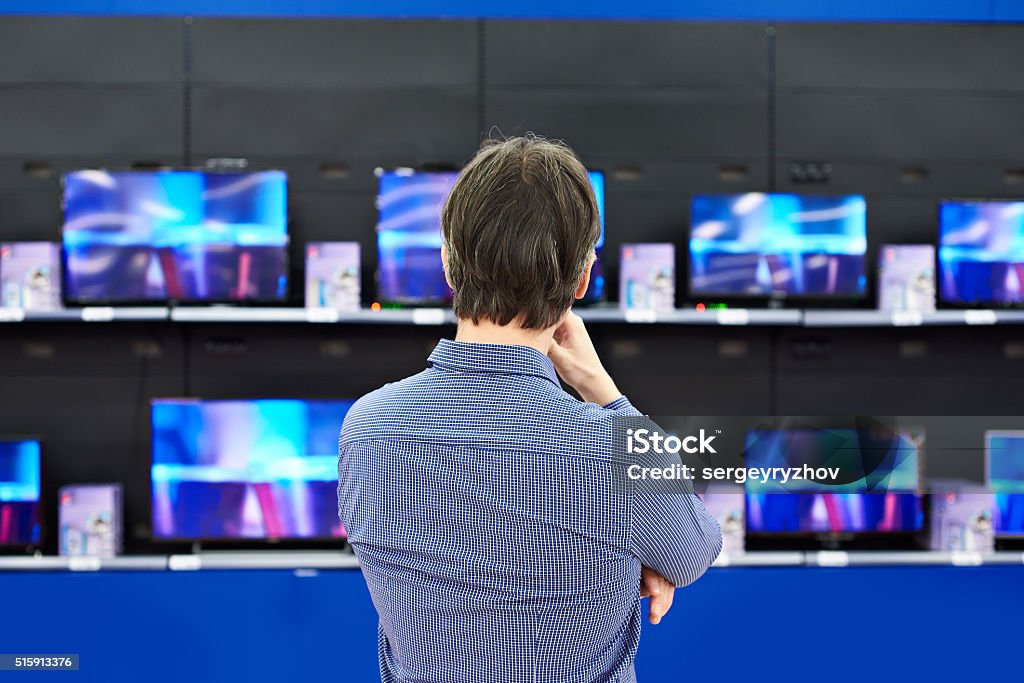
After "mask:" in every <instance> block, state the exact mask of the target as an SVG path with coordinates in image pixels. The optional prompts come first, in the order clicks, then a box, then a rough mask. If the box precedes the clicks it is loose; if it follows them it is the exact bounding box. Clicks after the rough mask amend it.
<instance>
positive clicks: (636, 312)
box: [624, 308, 658, 323]
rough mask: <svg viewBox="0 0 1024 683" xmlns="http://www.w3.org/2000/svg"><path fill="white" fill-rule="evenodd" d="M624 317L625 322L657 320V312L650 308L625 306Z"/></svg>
mask: <svg viewBox="0 0 1024 683" xmlns="http://www.w3.org/2000/svg"><path fill="white" fill-rule="evenodd" d="M624 317H625V318H626V322H627V323H656V322H658V312H657V311H655V310H654V309H651V308H627V309H626V311H625V316H624Z"/></svg>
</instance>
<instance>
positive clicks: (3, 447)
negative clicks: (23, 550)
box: [0, 440, 42, 546]
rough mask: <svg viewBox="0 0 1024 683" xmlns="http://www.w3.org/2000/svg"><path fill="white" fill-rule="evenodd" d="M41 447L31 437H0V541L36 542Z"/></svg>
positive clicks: (23, 544)
mask: <svg viewBox="0 0 1024 683" xmlns="http://www.w3.org/2000/svg"><path fill="white" fill-rule="evenodd" d="M41 452H42V448H41V447H40V444H39V442H38V441H33V440H20V441H11V440H0V545H7V546H28V545H34V544H37V543H39V539H40V535H41V533H42V529H41V527H40V523H39V491H40V485H39V479H40V469H41V466H40V457H41Z"/></svg>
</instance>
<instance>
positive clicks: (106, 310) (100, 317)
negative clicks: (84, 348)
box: [82, 306, 114, 323]
mask: <svg viewBox="0 0 1024 683" xmlns="http://www.w3.org/2000/svg"><path fill="white" fill-rule="evenodd" d="M113 319H114V309H113V308H111V307H110V306H88V307H86V308H83V309H82V320H83V321H85V322H87V323H105V322H109V321H111V320H113Z"/></svg>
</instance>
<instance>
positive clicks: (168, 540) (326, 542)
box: [146, 396, 356, 550]
mask: <svg viewBox="0 0 1024 683" xmlns="http://www.w3.org/2000/svg"><path fill="white" fill-rule="evenodd" d="M161 401H192V402H200V403H215V402H233V401H310V402H312V401H323V402H332V401H350V402H352V403H353V404H354V403H355V401H356V399H353V398H308V397H297V396H260V397H257V398H252V397H232V398H203V397H196V396H160V397H155V398H151V399H149V401H148V405H149V419H148V420H146V441H147V444H148V445H147V455H148V461H149V466H148V467H147V481H148V484H149V487H148V489H149V491H148V495H147V496H146V498H147V501H148V503H147V508H148V514H147V520H148V521H147V528H148V532H149V536H148V538H147V540H148V541H149V543H150V544H152V545H153V546H154V547H156V548H159V549H164V550H166V549H168V548H171V547H178V548H181V549H182V550H186V549H190V550H197V549H202V550H267V549H274V550H344V549H346V548H348V547H349V543H348V536H347V535H346V536H341V537H338V536H309V537H295V536H288V537H281V538H270V537H263V538H225V537H203V538H191V537H188V536H184V537H182V536H158V535H157V534H156V533H155V532H154V524H153V404H154V403H157V402H161ZM338 429H339V431H340V429H341V425H340V424H339V425H338Z"/></svg>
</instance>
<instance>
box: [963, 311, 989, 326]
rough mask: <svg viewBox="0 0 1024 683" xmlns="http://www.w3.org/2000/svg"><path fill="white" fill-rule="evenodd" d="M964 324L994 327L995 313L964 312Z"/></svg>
mask: <svg viewBox="0 0 1024 683" xmlns="http://www.w3.org/2000/svg"><path fill="white" fill-rule="evenodd" d="M964 322H965V323H967V324H968V325H995V324H996V312H995V311H964Z"/></svg>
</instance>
